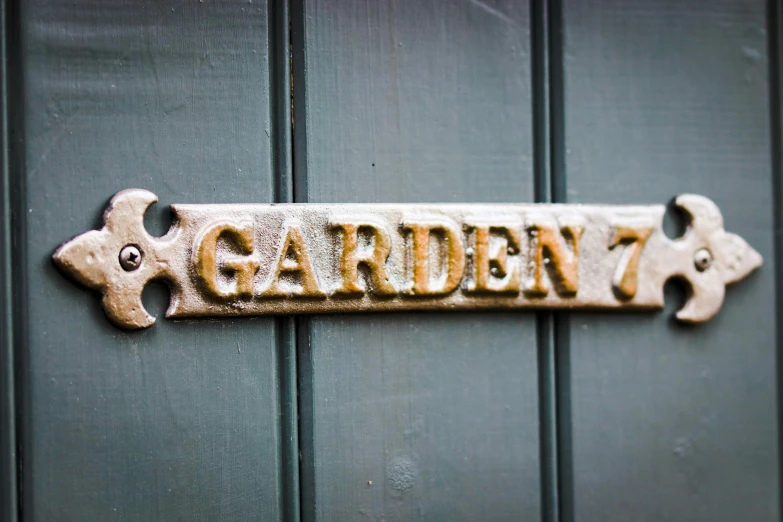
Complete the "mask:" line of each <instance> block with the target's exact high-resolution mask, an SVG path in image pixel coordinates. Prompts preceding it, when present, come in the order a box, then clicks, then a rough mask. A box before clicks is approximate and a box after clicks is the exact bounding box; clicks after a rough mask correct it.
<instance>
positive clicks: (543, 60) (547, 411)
mask: <svg viewBox="0 0 783 522" xmlns="http://www.w3.org/2000/svg"><path fill="white" fill-rule="evenodd" d="M549 8H550V2H549V1H548V0H531V2H530V49H531V73H532V74H531V79H532V86H531V87H532V89H531V93H532V96H531V101H532V108H531V112H532V122H533V133H532V138H533V185H534V194H535V201H536V203H550V202H551V201H552V194H551V188H552V180H551V179H550V178H551V177H552V172H551V169H550V154H549V152H550V147H551V145H550V125H549V116H550V107H549V102H550V97H549V89H550V83H549V67H550V64H549V59H550V54H549V45H550V42H549V27H548V21H549V13H548V10H549ZM536 345H537V355H536V357H537V364H538V425H539V451H540V457H539V459H540V461H539V465H540V468H541V520H542V522H557V521H558V520H559V518H560V514H559V506H558V503H559V495H558V455H557V452H558V449H557V446H558V444H557V414H556V413H557V389H556V386H557V381H556V379H555V377H556V367H555V345H554V334H553V314H552V313H551V312H543V311H542V312H538V313H537V314H536Z"/></svg>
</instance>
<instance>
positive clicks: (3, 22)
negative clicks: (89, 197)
mask: <svg viewBox="0 0 783 522" xmlns="http://www.w3.org/2000/svg"><path fill="white" fill-rule="evenodd" d="M11 4H13V2H5V1H3V2H2V4H1V5H0V28H1V29H0V30H2V33H3V38H2V41H1V42H0V46H1V47H0V53H2V56H1V57H0V60H2V62H1V64H0V91H1V92H0V96H1V98H0V103H1V104H2V106H1V107H0V126H1V128H0V136H1V139H2V160H1V161H2V164H1V165H0V183H1V184H2V186H1V188H0V195H1V196H2V197H1V199H0V212H2V216H0V269H1V270H0V297H1V301H0V335H1V336H2V337H0V473H2V476H1V477H0V519H2V520H7V521H9V522H15V521H16V520H18V518H17V514H18V512H17V510H18V507H19V503H18V502H17V495H18V483H17V477H16V474H17V458H16V457H17V452H16V440H17V437H16V429H17V425H16V419H15V399H14V397H15V393H14V360H15V358H14V332H15V328H14V324H13V323H14V317H15V314H14V308H15V306H14V301H15V300H14V295H13V292H14V288H15V285H14V284H13V276H14V274H13V266H14V254H13V252H14V250H13V234H14V229H13V226H12V218H13V216H12V206H13V205H14V201H15V199H14V198H13V197H12V195H11V194H12V185H13V181H12V173H11V169H10V150H9V147H10V145H11V143H10V141H9V121H8V108H9V106H10V105H11V104H10V103H9V100H8V96H9V88H8V87H9V76H8V69H9V56H8V54H9V53H8V51H9V44H10V39H11V32H10V31H9V29H10V27H9V24H8V20H9V16H11V15H12V12H11Z"/></svg>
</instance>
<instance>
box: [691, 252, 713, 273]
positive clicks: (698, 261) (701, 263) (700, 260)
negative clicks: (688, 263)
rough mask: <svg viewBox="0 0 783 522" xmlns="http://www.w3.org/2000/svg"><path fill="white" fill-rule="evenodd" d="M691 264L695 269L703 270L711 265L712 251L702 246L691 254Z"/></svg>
mask: <svg viewBox="0 0 783 522" xmlns="http://www.w3.org/2000/svg"><path fill="white" fill-rule="evenodd" d="M693 264H694V266H695V267H696V270H698V271H699V272H704V271H705V270H707V269H708V268H709V267H711V266H712V253H711V252H710V251H709V250H707V249H706V248H702V249H700V250H698V251H697V252H696V254H695V255H694V256H693Z"/></svg>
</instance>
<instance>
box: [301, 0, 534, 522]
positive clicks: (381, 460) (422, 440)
mask: <svg viewBox="0 0 783 522" xmlns="http://www.w3.org/2000/svg"><path fill="white" fill-rule="evenodd" d="M302 7H303V8H304V10H303V11H302V10H301V8H302ZM299 12H300V15H301V19H300V23H301V22H303V25H302V26H301V28H300V29H303V33H302V34H301V36H303V38H302V39H301V40H300V43H301V45H302V48H301V49H299V50H297V48H296V42H297V40H296V38H295V40H294V41H295V49H294V60H295V65H294V67H295V70H296V67H297V65H296V64H297V61H296V60H297V58H298V57H300V59H304V60H305V62H304V64H302V70H300V76H295V79H294V86H295V89H296V86H297V85H299V90H298V94H299V96H300V97H299V98H296V99H295V101H294V109H295V128H296V130H297V135H296V136H295V141H294V150H295V154H298V158H296V159H297V160H298V161H295V179H296V186H297V198H298V201H305V200H307V201H310V202H340V203H343V202H390V203H398V202H435V201H446V202H448V201H455V202H460V201H463V202H464V201H473V202H498V201H532V200H533V174H532V159H531V151H532V148H531V127H532V125H531V119H530V118H531V115H530V56H529V19H528V10H527V6H526V5H525V4H524V3H516V2H507V1H503V2H463V3H460V4H456V3H450V2H389V1H381V2H371V3H368V2H362V1H349V0H341V1H338V2H320V1H307V2H305V4H304V6H300V11H299ZM294 13H296V9H295V10H294ZM296 24H297V20H296V19H294V26H293V27H294V31H295V32H296V31H297V25H296ZM295 36H296V35H295ZM300 63H301V62H300ZM302 82H303V83H302ZM302 112H304V116H303V115H302ZM302 123H304V125H302ZM303 127H304V128H303ZM534 319H535V318H534V316H533V315H525V314H505V313H493V314H478V313H466V314H459V315H458V316H446V315H440V314H433V313H428V314H393V315H380V316H374V317H354V316H340V317H314V318H312V319H310V320H309V321H307V322H306V323H305V324H304V325H303V327H304V328H303V330H304V331H300V365H299V368H300V382H301V383H302V387H301V388H300V393H301V401H302V403H303V404H302V406H301V411H302V413H303V415H302V417H301V424H300V437H301V440H302V443H301V444H302V454H303V474H302V499H303V512H302V516H303V520H306V521H309V520H322V521H326V520H360V519H371V520H381V519H382V520H387V521H391V520H412V519H427V520H429V519H433V520H435V519H437V520H454V521H456V520H486V521H489V520H537V519H538V517H539V504H540V491H539V469H538V454H539V450H538V412H537V401H538V398H537V395H536V390H537V387H536V344H535V321H534Z"/></svg>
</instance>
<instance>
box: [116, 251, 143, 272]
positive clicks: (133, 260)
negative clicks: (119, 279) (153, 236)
mask: <svg viewBox="0 0 783 522" xmlns="http://www.w3.org/2000/svg"><path fill="white" fill-rule="evenodd" d="M143 259H144V255H143V254H142V253H141V250H139V247H137V246H135V245H127V246H125V247H124V248H123V249H122V250H120V266H121V267H122V269H123V270H125V271H126V272H133V271H134V270H136V269H137V268H139V267H140V266H141V262H142V260H143Z"/></svg>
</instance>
